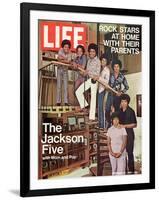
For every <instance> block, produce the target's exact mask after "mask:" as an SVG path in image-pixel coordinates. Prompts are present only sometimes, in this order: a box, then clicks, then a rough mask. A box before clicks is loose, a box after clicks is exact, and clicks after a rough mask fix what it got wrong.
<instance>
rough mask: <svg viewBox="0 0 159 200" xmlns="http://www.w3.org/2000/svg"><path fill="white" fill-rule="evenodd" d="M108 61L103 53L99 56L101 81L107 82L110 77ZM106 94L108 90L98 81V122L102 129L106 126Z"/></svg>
mask: <svg viewBox="0 0 159 200" xmlns="http://www.w3.org/2000/svg"><path fill="white" fill-rule="evenodd" d="M108 65H109V61H108V58H107V56H106V55H105V54H103V55H102V56H101V67H102V71H101V74H100V79H101V80H102V82H105V83H107V84H108V83H109V77H110V69H109V66H108ZM107 94H108V92H107V91H106V90H105V87H104V86H103V85H102V84H101V83H99V87H98V123H99V128H101V129H103V128H106V119H105V109H106V107H105V105H106V101H105V96H106V95H107Z"/></svg>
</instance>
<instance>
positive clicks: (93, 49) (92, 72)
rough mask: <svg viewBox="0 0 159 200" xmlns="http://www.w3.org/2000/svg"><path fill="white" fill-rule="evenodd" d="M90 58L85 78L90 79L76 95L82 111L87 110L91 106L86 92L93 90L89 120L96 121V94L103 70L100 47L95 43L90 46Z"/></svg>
mask: <svg viewBox="0 0 159 200" xmlns="http://www.w3.org/2000/svg"><path fill="white" fill-rule="evenodd" d="M88 53H89V58H88V61H87V66H86V72H85V74H84V76H87V77H88V79H87V80H86V81H84V82H83V83H82V84H81V85H80V86H79V88H78V89H77V90H76V92H75V94H76V97H77V100H78V102H79V105H80V107H81V109H84V108H86V107H87V106H88V105H89V104H88V102H87V101H86V99H85V96H84V92H85V91H87V90H88V89H91V102H90V110H89V120H90V121H91V120H95V113H96V94H97V89H98V82H97V80H98V79H99V75H100V70H101V63H100V60H99V58H98V57H97V55H98V46H97V45H96V44H94V43H91V44H89V45H88Z"/></svg>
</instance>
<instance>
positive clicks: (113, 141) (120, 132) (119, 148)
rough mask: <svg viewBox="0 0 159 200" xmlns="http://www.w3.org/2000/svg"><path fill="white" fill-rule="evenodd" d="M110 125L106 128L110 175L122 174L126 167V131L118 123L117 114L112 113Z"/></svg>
mask: <svg viewBox="0 0 159 200" xmlns="http://www.w3.org/2000/svg"><path fill="white" fill-rule="evenodd" d="M112 124H113V125H112V126H111V127H110V128H109V129H108V132H107V135H108V148H109V158H110V162H111V167H112V175H124V174H125V169H126V148H125V147H126V143H127V133H126V130H125V128H121V127H120V125H119V114H118V113H117V112H114V113H113V114H112Z"/></svg>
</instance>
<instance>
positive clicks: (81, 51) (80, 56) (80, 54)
mask: <svg viewBox="0 0 159 200" xmlns="http://www.w3.org/2000/svg"><path fill="white" fill-rule="evenodd" d="M76 54H77V56H76V58H75V59H74V62H73V66H74V67H75V69H76V68H78V66H77V65H80V67H81V68H83V69H85V67H86V63H87V58H86V55H85V48H84V46H82V45H78V46H77V47H76ZM76 74H77V78H76V80H75V90H76V89H77V88H78V87H79V86H80V85H81V84H82V83H83V82H84V80H85V78H84V76H83V74H82V73H81V72H79V71H77V72H76Z"/></svg>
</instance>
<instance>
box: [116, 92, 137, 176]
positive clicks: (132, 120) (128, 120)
mask: <svg viewBox="0 0 159 200" xmlns="http://www.w3.org/2000/svg"><path fill="white" fill-rule="evenodd" d="M129 102H130V96H129V95H128V94H122V95H121V104H120V106H121V109H120V111H119V119H120V127H122V128H125V129H126V132H127V145H126V151H127V153H128V169H129V172H128V173H129V174H134V154H133V150H134V139H135V135H134V130H133V128H136V126H137V120H136V116H135V112H134V110H133V109H132V108H130V106H129Z"/></svg>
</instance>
